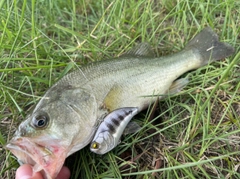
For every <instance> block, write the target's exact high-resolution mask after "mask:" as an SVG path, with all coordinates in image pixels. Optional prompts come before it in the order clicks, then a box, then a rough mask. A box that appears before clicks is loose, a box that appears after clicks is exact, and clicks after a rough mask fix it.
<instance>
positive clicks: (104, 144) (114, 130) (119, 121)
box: [90, 107, 139, 154]
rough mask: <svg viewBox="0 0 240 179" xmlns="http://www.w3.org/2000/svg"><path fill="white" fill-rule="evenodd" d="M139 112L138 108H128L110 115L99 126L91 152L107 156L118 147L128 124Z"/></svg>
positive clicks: (120, 109)
mask: <svg viewBox="0 0 240 179" xmlns="http://www.w3.org/2000/svg"><path fill="white" fill-rule="evenodd" d="M138 112H139V111H138V108H136V107H126V108H119V109H116V110H114V111H112V112H111V113H109V114H108V115H107V116H106V117H105V118H104V120H103V122H102V123H101V124H100V125H99V127H98V130H97V132H96V134H95V136H94V138H93V140H92V143H91V145H90V150H91V151H92V152H94V153H97V154H105V153H107V152H109V151H110V150H112V149H113V148H114V147H116V146H117V145H118V143H119V141H120V137H121V136H122V134H123V132H124V130H125V128H126V127H127V125H128V123H129V122H130V120H131V119H132V118H133V116H135V115H136V114H137V113H138Z"/></svg>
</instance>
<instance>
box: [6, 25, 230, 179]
mask: <svg viewBox="0 0 240 179" xmlns="http://www.w3.org/2000/svg"><path fill="white" fill-rule="evenodd" d="M233 52H234V49H233V47H231V46H230V45H229V44H226V43H222V42H219V41H218V37H217V35H216V34H215V33H214V32H213V31H212V30H211V29H210V28H205V29H204V30H203V31H202V32H200V33H199V34H198V35H197V36H196V37H195V38H193V39H192V40H191V41H190V42H189V43H188V45H187V46H186V47H185V48H184V49H183V50H182V51H180V52H178V53H176V54H173V55H169V56H166V57H160V58H158V57H153V56H152V54H153V53H152V51H151V49H150V48H149V45H147V44H146V43H143V44H140V45H138V46H137V47H135V48H133V49H132V50H130V51H129V52H127V53H126V54H125V55H123V56H121V57H119V58H114V59H110V60H103V61H100V62H96V63H93V64H90V65H86V66H83V67H80V69H79V70H77V71H74V72H72V73H69V74H68V75H66V76H64V77H63V78H62V79H61V80H59V81H58V82H57V83H56V84H54V85H53V86H52V87H51V88H50V89H49V90H48V91H47V92H46V94H45V95H44V96H43V97H42V98H41V100H40V101H39V102H38V104H37V105H36V107H35V108H34V110H33V112H32V113H30V114H29V115H28V116H27V117H26V120H25V121H23V122H22V123H21V124H20V125H19V127H18V130H17V131H16V133H15V134H14V136H13V138H12V139H11V141H10V142H9V143H8V145H7V148H8V149H9V150H10V151H11V152H12V153H13V154H14V155H15V156H16V157H17V158H18V160H19V162H20V163H28V164H31V165H33V166H34V167H33V170H34V171H35V172H38V171H41V172H42V174H43V175H44V177H45V178H47V179H52V178H55V177H56V176H57V174H58V172H59V171H60V169H61V167H62V165H63V163H64V161H65V159H66V157H67V156H69V155H71V154H72V153H74V152H76V151H78V150H80V149H82V148H83V147H85V146H86V145H88V144H89V143H90V142H91V140H92V139H93V137H94V134H95V132H96V130H97V127H98V125H99V120H100V119H102V117H103V116H106V114H108V113H110V112H113V111H114V110H116V109H119V108H125V107H133V108H137V109H138V111H141V110H143V109H145V108H146V107H148V106H149V104H151V103H152V102H154V101H155V100H157V99H158V98H159V99H161V98H162V96H164V95H167V94H169V93H176V92H178V91H179V90H181V89H182V87H184V86H185V85H186V80H183V79H178V78H179V76H181V75H182V74H184V73H186V72H188V71H189V70H193V69H197V68H200V67H202V66H204V65H207V64H208V63H210V62H213V61H216V60H220V59H223V58H226V57H227V56H229V55H231V54H233ZM149 96H150V97H149Z"/></svg>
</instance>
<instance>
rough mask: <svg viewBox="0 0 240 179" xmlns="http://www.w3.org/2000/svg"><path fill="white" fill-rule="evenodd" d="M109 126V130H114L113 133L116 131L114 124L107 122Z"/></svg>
mask: <svg viewBox="0 0 240 179" xmlns="http://www.w3.org/2000/svg"><path fill="white" fill-rule="evenodd" d="M106 125H107V127H108V128H109V130H110V131H111V132H112V133H115V132H116V129H115V128H114V126H113V125H112V124H110V123H106Z"/></svg>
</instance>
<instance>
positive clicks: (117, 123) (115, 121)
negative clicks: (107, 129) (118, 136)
mask: <svg viewBox="0 0 240 179" xmlns="http://www.w3.org/2000/svg"><path fill="white" fill-rule="evenodd" d="M112 122H113V123H114V124H115V126H119V125H120V122H119V121H118V120H117V119H114V118H113V119H112Z"/></svg>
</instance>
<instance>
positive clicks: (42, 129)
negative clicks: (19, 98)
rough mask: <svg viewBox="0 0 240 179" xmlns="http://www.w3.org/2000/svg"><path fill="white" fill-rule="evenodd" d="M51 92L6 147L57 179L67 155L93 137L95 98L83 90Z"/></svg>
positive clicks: (47, 176)
mask: <svg viewBox="0 0 240 179" xmlns="http://www.w3.org/2000/svg"><path fill="white" fill-rule="evenodd" d="M56 92H57V91H56V90H52V91H51V90H50V92H47V93H46V95H45V96H44V97H43V98H42V99H41V100H40V101H39V103H38V104H37V106H36V107H35V109H34V110H33V112H32V113H31V114H29V115H28V116H27V117H26V119H25V121H23V122H22V123H21V124H20V125H19V127H18V129H17V131H16V132H15V134H14V136H13V138H12V139H11V140H10V142H9V143H8V144H7V146H6V147H7V148H8V149H9V150H10V151H11V152H12V153H13V154H14V155H15V156H16V157H17V158H18V161H19V163H20V164H30V165H32V166H33V171H34V172H41V173H42V174H43V176H44V178H46V179H51V178H56V176H57V174H58V173H59V171H60V169H61V168H62V165H63V163H64V161H65V159H66V157H67V156H69V155H70V154H72V153H74V152H75V151H77V150H80V149H81V148H83V147H84V146H86V145H87V144H88V143H89V142H90V140H91V137H92V135H93V134H94V132H95V131H94V124H95V122H96V108H95V102H96V101H95V98H94V96H93V95H92V94H91V93H88V92H84V91H83V90H76V89H72V90H69V89H68V90H65V91H62V92H61V93H59V94H58V95H56V94H57V93H56Z"/></svg>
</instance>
